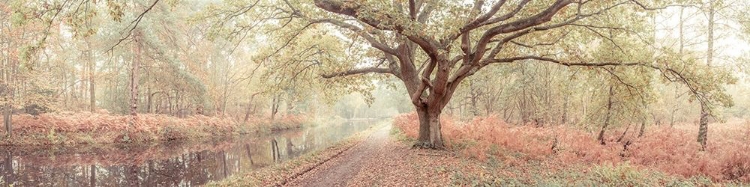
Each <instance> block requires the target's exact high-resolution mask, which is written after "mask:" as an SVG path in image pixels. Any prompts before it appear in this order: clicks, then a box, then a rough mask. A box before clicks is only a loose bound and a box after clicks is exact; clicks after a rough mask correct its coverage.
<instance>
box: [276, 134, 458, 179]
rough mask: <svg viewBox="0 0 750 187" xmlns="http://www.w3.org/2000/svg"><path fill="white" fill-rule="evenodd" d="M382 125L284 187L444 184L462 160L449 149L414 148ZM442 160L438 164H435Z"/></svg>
mask: <svg viewBox="0 0 750 187" xmlns="http://www.w3.org/2000/svg"><path fill="white" fill-rule="evenodd" d="M390 129H391V127H390V126H385V127H380V128H379V129H378V130H376V131H375V132H373V133H372V134H370V135H369V136H368V137H367V138H366V139H365V140H363V141H362V142H361V143H359V144H357V145H356V146H354V147H352V148H351V149H350V150H349V151H346V152H344V153H342V154H341V155H339V156H337V157H335V158H333V159H331V160H329V161H328V162H325V163H323V164H322V165H320V166H318V167H316V168H314V169H312V170H310V171H309V172H306V173H304V174H303V175H301V176H299V177H297V178H295V179H294V180H292V181H291V182H289V183H287V184H285V186H444V185H445V184H448V183H449V182H450V174H451V172H454V171H450V170H448V169H446V168H456V169H458V168H459V167H456V166H457V165H459V164H460V159H458V158H456V157H453V156H451V155H450V153H449V152H447V151H435V150H414V149H411V146H408V145H406V144H404V143H403V142H400V141H398V140H396V139H395V138H393V137H392V136H390V134H389V132H390V131H391V130H390ZM435 163H439V164H435Z"/></svg>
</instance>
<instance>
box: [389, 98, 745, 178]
mask: <svg viewBox="0 0 750 187" xmlns="http://www.w3.org/2000/svg"><path fill="white" fill-rule="evenodd" d="M418 123H419V120H418V118H417V115H416V114H414V113H411V114H405V115H401V116H398V117H396V118H395V120H394V127H396V128H398V129H399V131H400V132H403V134H404V135H405V136H407V137H409V138H416V137H417V135H418V125H419V124H418ZM441 126H442V132H443V137H444V139H445V143H446V145H447V147H448V148H449V149H451V150H453V151H455V152H458V153H459V154H460V155H463V156H464V157H468V158H473V159H477V160H480V161H484V162H485V163H487V165H496V166H502V167H499V168H503V169H504V170H507V169H508V168H525V167H530V166H534V165H535V163H536V164H539V165H542V166H539V167H542V168H543V169H540V170H541V171H544V172H541V173H560V175H558V176H555V175H549V176H547V177H545V178H544V180H547V182H552V183H557V184H564V185H565V186H568V185H569V184H570V185H576V186H577V185H584V186H588V185H587V184H599V183H603V184H609V185H612V186H643V185H645V186H649V184H658V185H660V186H663V185H671V184H674V185H678V184H681V183H680V182H685V183H689V184H693V185H701V184H705V183H710V182H721V183H748V182H750V151H747V150H750V123H744V124H743V123H727V124H712V126H711V128H710V129H709V131H710V132H709V133H710V134H711V139H709V146H708V149H707V150H706V151H699V147H700V145H699V144H698V143H697V142H696V141H695V137H697V129H698V128H697V126H696V127H693V126H678V127H674V128H672V127H668V126H656V127H653V126H651V127H649V128H648V129H647V131H646V133H645V135H643V136H642V137H638V135H637V133H636V132H633V131H631V133H629V134H628V133H626V134H625V136H624V138H622V139H621V140H620V141H618V139H620V138H619V137H620V136H621V135H622V133H623V130H622V129H615V130H610V131H609V132H608V136H607V137H606V145H601V144H600V143H599V142H598V141H597V140H596V135H595V134H593V133H589V132H586V131H584V130H581V129H576V128H575V127H569V126H562V125H559V126H549V127H535V126H518V125H511V124H507V123H505V122H503V121H502V120H500V119H499V118H497V117H495V116H488V117H477V118H475V119H473V120H471V121H469V122H465V123H455V122H453V121H452V120H450V119H448V118H444V119H441ZM579 167H582V168H590V171H589V172H593V174H594V175H591V174H592V173H585V175H582V176H573V175H575V173H577V172H572V171H569V170H568V169H569V168H579ZM578 173H580V172H578ZM657 175H658V176H660V177H656V180H655V181H653V180H650V179H652V178H650V177H652V176H657ZM529 177H531V176H527V177H526V178H527V179H528V178H529ZM592 177H593V178H592ZM674 177H677V178H674ZM460 178H462V177H457V180H459V179H460ZM555 178H561V179H560V180H563V181H550V180H552V179H555ZM614 178H618V179H622V180H623V181H619V180H615V179H614ZM572 179H575V181H574V183H569V182H570V181H566V180H572ZM488 180H491V181H489V182H492V183H494V182H498V181H495V180H501V181H500V182H502V183H500V184H503V186H505V185H512V184H513V182H512V181H513V180H512V178H510V179H508V178H505V179H504V178H490V179H488ZM544 180H542V181H536V182H534V181H535V180H532V181H528V180H527V181H524V184H544ZM478 181H484V182H488V181H486V180H478ZM587 181H588V182H587ZM464 182H469V183H468V184H471V183H474V182H472V181H464ZM516 182H518V181H516ZM640 182H643V183H640ZM464 184H466V183H464ZM543 186H544V185H543ZM678 186H682V185H678Z"/></svg>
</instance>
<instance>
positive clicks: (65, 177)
mask: <svg viewBox="0 0 750 187" xmlns="http://www.w3.org/2000/svg"><path fill="white" fill-rule="evenodd" d="M374 123H375V121H356V122H347V123H341V124H331V125H320V126H316V127H310V128H304V129H296V130H288V131H283V132H278V133H274V134H270V135H264V136H257V135H254V136H240V137H233V138H227V139H224V140H210V141H203V142H170V143H163V144H154V145H149V146H123V145H110V146H98V147H75V148H55V147H45V148H39V147H37V148H10V147H0V186H198V185H202V184H205V183H207V182H209V181H218V180H221V179H223V178H225V177H227V176H231V175H233V174H235V173H239V172H244V171H252V170H257V169H259V168H263V167H268V166H271V165H274V164H278V163H281V162H284V161H287V160H290V159H293V158H295V157H298V156H300V155H304V154H305V153H308V152H311V151H314V150H318V149H323V148H326V147H328V146H330V145H332V144H334V143H336V142H338V141H340V140H342V139H345V138H346V137H349V136H350V135H352V134H354V133H356V132H359V131H362V130H365V129H367V128H368V127H370V126H371V125H372V124H374Z"/></svg>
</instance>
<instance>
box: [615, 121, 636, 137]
mask: <svg viewBox="0 0 750 187" xmlns="http://www.w3.org/2000/svg"><path fill="white" fill-rule="evenodd" d="M631 125H633V124H630V123H628V126H627V127H625V131H624V132H622V134H620V137H619V138H617V142H621V141H622V139H624V138H625V135H626V134H628V131H630V126H631Z"/></svg>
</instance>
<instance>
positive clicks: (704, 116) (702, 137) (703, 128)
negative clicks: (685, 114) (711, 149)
mask: <svg viewBox="0 0 750 187" xmlns="http://www.w3.org/2000/svg"><path fill="white" fill-rule="evenodd" d="M707 110H708V109H707V107H706V106H705V105H703V104H701V118H700V122H699V123H700V124H699V125H698V143H700V144H701V148H700V150H701V151H705V150H706V143H707V141H708V115H709V114H708V111H707Z"/></svg>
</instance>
